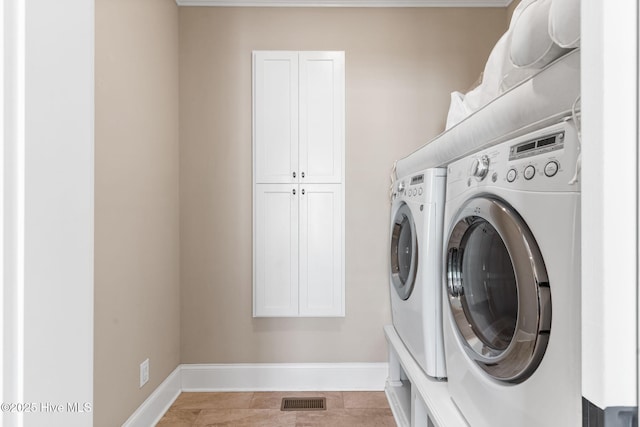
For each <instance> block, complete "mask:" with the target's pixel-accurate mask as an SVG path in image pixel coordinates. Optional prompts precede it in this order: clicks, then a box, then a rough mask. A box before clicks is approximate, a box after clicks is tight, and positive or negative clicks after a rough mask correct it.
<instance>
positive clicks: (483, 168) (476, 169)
mask: <svg viewBox="0 0 640 427" xmlns="http://www.w3.org/2000/svg"><path fill="white" fill-rule="evenodd" d="M487 173H489V156H487V155H484V156H482V157H480V158H479V159H474V160H473V163H472V164H471V175H472V176H474V177H475V178H476V179H477V180H478V181H482V180H483V179H484V177H485V176H487Z"/></svg>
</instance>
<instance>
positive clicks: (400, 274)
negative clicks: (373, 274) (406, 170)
mask: <svg viewBox="0 0 640 427" xmlns="http://www.w3.org/2000/svg"><path fill="white" fill-rule="evenodd" d="M416 239H417V236H416V226H415V223H414V220H413V215H411V209H410V208H409V206H408V205H407V204H406V203H404V202H403V203H402V205H401V206H400V208H399V209H398V210H397V212H396V215H395V217H394V220H393V223H392V225H391V257H390V260H391V281H392V282H393V286H394V288H395V289H396V292H397V293H398V296H399V297H400V298H401V299H403V300H406V299H407V298H409V296H411V292H412V291H413V286H414V283H415V279H416V271H417V269H418V268H417V267H418V266H417V261H418V245H417V240H416Z"/></svg>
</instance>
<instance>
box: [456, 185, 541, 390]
mask: <svg viewBox="0 0 640 427" xmlns="http://www.w3.org/2000/svg"><path fill="white" fill-rule="evenodd" d="M453 224H454V225H453V228H452V229H451V232H450V235H449V239H448V244H447V260H446V272H447V273H446V275H447V292H448V300H449V305H450V307H451V311H452V314H453V321H454V323H455V326H456V327H457V330H458V332H459V334H458V335H459V337H460V339H461V341H462V343H463V347H464V349H465V351H466V352H467V354H468V355H469V356H470V357H471V358H472V359H473V360H474V361H475V362H476V363H477V364H478V365H479V366H480V367H481V368H482V369H483V370H484V371H485V372H487V373H488V374H489V375H490V376H491V377H493V378H495V379H497V380H501V381H508V382H516V383H517V382H522V381H524V380H525V379H527V378H528V377H529V376H530V375H531V374H532V373H533V372H534V371H535V369H536V368H537V367H538V365H539V364H540V361H541V360H542V357H543V355H544V352H545V350H546V347H547V343H548V339H549V333H550V329H551V294H550V289H549V282H548V279H547V272H546V269H545V267H544V261H543V259H542V255H541V254H540V250H539V248H538V245H537V243H536V242H535V239H534V238H533V235H532V234H531V231H530V230H529V229H528V227H527V226H526V224H525V223H524V221H523V220H522V218H521V217H520V216H519V215H518V214H517V213H516V212H515V211H514V210H513V209H512V208H511V207H510V206H509V205H507V204H506V203H505V202H504V201H501V200H498V199H495V198H490V197H478V198H474V199H471V200H469V201H468V202H467V203H466V204H465V205H464V206H463V207H462V208H461V210H460V211H459V213H458V215H457V217H456V219H455V221H454V223H453Z"/></svg>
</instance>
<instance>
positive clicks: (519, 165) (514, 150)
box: [443, 121, 582, 427]
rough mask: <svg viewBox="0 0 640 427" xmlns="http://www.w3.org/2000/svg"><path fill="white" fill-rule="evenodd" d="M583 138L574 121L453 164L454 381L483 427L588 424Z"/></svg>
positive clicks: (449, 219)
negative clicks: (580, 175)
mask: <svg viewBox="0 0 640 427" xmlns="http://www.w3.org/2000/svg"><path fill="white" fill-rule="evenodd" d="M578 144H579V142H578V137H577V133H576V130H575V127H574V125H573V122H571V121H568V122H563V123H560V124H557V125H554V126H552V127H549V128H545V129H542V130H539V131H537V132H533V133H530V134H528V135H526V136H522V137H519V138H517V139H514V140H511V141H508V142H504V143H501V144H498V145H496V146H494V147H491V148H489V149H486V150H483V151H480V152H478V153H476V154H474V155H472V156H469V157H467V158H464V159H462V160H459V161H456V162H454V163H452V164H450V165H449V167H448V173H447V198H446V208H445V230H446V234H445V243H444V251H445V254H444V268H443V270H444V276H443V277H444V282H445V286H446V290H445V292H444V294H445V296H444V301H443V304H444V306H445V308H444V314H445V316H444V325H443V326H444V335H445V351H446V362H447V367H448V374H449V375H448V377H449V378H448V379H449V383H448V388H449V391H450V394H451V398H452V399H453V401H454V402H455V404H456V405H457V406H458V408H459V409H460V411H461V412H462V415H463V416H464V417H465V418H466V419H467V421H468V423H469V424H470V425H471V426H473V427H513V426H518V427H541V426H545V427H547V426H549V427H554V426H558V427H560V426H562V427H571V426H580V425H581V423H582V418H581V364H580V360H581V358H580V355H581V348H580V339H581V337H580V188H579V184H578V183H577V182H576V180H575V179H574V173H576V167H577V159H578V148H579V146H578Z"/></svg>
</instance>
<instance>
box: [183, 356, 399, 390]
mask: <svg viewBox="0 0 640 427" xmlns="http://www.w3.org/2000/svg"><path fill="white" fill-rule="evenodd" d="M388 371H389V365H388V363H258V364H208V365H182V391H305V390H310V391H347V390H379V391H382V390H384V386H385V381H386V379H387V373H388Z"/></svg>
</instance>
